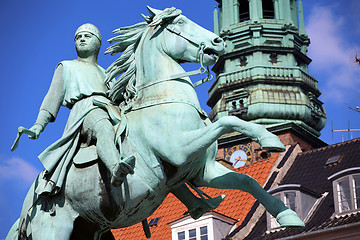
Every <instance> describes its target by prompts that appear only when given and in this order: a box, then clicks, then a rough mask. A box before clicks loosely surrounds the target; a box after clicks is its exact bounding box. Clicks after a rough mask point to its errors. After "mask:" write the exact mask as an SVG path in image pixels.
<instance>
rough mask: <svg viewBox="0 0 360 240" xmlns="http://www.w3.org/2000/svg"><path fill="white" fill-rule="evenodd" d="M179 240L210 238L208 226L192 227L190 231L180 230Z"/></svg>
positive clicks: (206, 239)
mask: <svg viewBox="0 0 360 240" xmlns="http://www.w3.org/2000/svg"><path fill="white" fill-rule="evenodd" d="M177 236H178V240H208V228H207V226H203V227H199V228H192V229H189V230H188V231H182V232H178V234H177Z"/></svg>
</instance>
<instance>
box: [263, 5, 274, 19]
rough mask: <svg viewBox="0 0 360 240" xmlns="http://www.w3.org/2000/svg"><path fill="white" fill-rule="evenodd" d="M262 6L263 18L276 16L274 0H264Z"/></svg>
mask: <svg viewBox="0 0 360 240" xmlns="http://www.w3.org/2000/svg"><path fill="white" fill-rule="evenodd" d="M262 7H263V18H265V19H274V18H275V11H274V3H273V0H262Z"/></svg>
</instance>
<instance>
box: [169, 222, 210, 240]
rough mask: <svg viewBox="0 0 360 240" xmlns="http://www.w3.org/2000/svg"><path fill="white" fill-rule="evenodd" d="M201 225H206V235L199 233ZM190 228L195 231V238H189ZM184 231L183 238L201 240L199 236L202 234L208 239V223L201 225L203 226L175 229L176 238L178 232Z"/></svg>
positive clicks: (185, 239)
mask: <svg viewBox="0 0 360 240" xmlns="http://www.w3.org/2000/svg"><path fill="white" fill-rule="evenodd" d="M203 227H206V235H204V234H203V235H201V228H203ZM191 230H195V231H196V236H195V239H194V238H191V239H190V231H191ZM182 232H183V233H184V234H185V238H184V240H201V237H204V236H207V239H209V226H208V225H203V226H197V227H193V228H191V227H190V228H188V229H183V230H181V231H177V232H176V236H177V239H176V240H179V235H178V234H179V233H182Z"/></svg>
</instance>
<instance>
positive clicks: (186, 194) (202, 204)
mask: <svg viewBox="0 0 360 240" xmlns="http://www.w3.org/2000/svg"><path fill="white" fill-rule="evenodd" d="M171 192H172V193H173V194H174V195H175V197H177V198H178V199H179V200H180V201H181V202H182V203H183V204H184V205H185V206H186V207H187V209H188V210H189V213H190V216H191V217H192V218H193V219H198V218H200V217H201V216H202V215H203V214H204V213H206V212H208V211H210V210H213V209H215V208H217V207H218V206H219V205H220V203H221V202H222V200H223V199H224V198H225V196H224V195H221V196H218V197H216V198H209V199H204V198H197V197H196V196H195V195H194V194H193V193H192V192H191V191H190V190H189V188H188V187H187V186H186V185H185V184H182V185H181V186H179V187H177V188H176V189H173V190H172V191H171Z"/></svg>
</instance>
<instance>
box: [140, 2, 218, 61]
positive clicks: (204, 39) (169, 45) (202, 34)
mask: <svg viewBox="0 0 360 240" xmlns="http://www.w3.org/2000/svg"><path fill="white" fill-rule="evenodd" d="M148 9H149V12H150V14H151V16H150V17H145V16H144V18H145V20H146V21H147V22H148V24H149V26H151V27H152V29H153V30H152V34H153V37H157V35H161V34H163V42H161V48H162V49H161V50H162V51H164V52H165V53H166V54H167V55H169V56H170V57H172V58H173V59H176V60H177V61H178V62H200V61H201V60H202V63H203V64H204V65H205V66H209V65H212V64H214V63H215V61H216V59H217V56H218V55H220V54H222V53H224V51H225V43H224V41H223V40H222V39H221V38H220V37H219V36H217V35H215V34H214V33H212V32H210V31H208V30H206V29H204V28H203V27H201V26H199V25H198V24H196V23H194V22H193V21H191V20H189V19H188V18H187V17H185V16H184V15H182V14H181V10H178V9H175V8H167V9H165V10H163V11H161V10H156V9H153V8H150V7H148ZM202 54H203V56H201V55H202ZM201 58H202V59H201Z"/></svg>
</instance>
